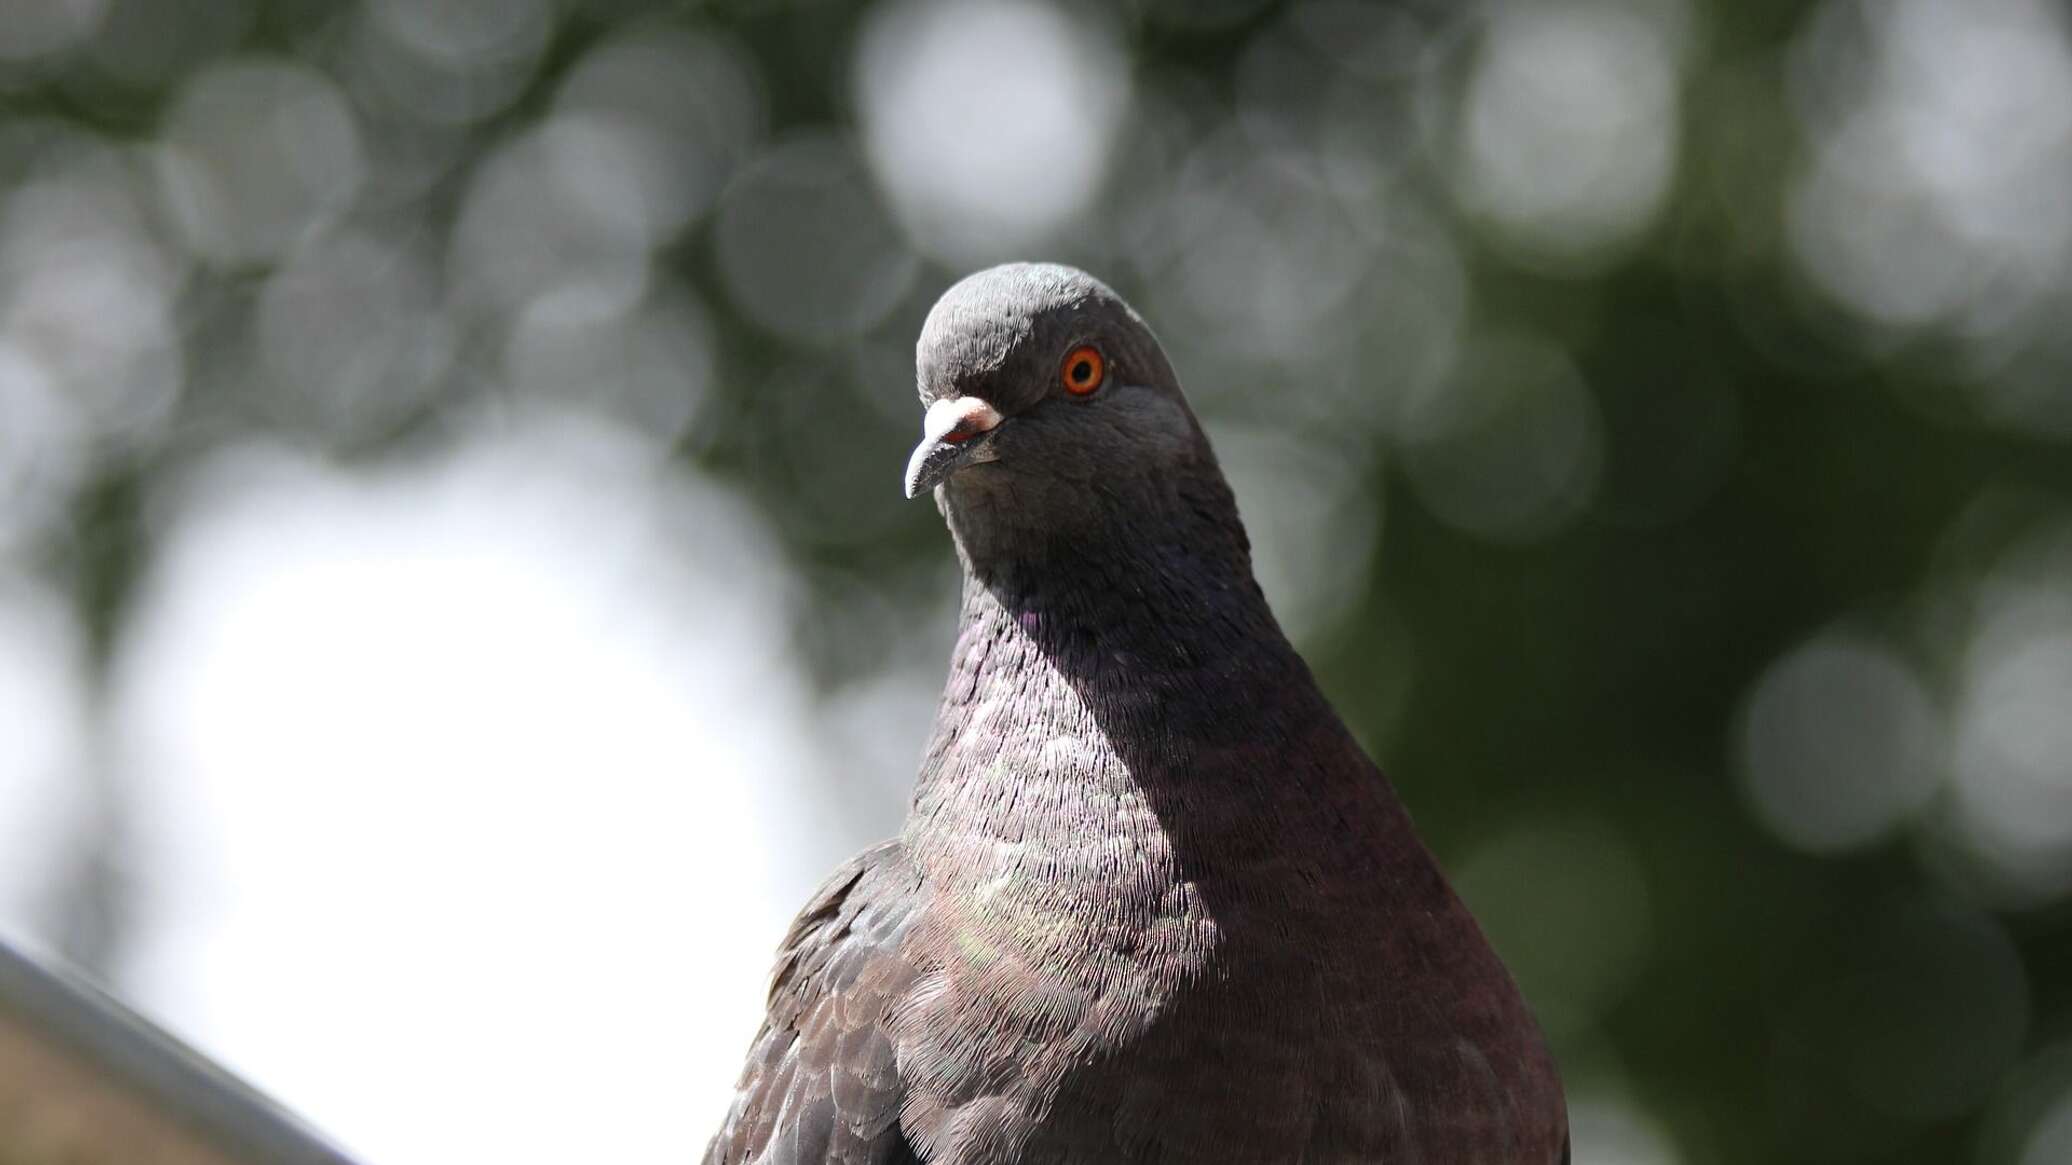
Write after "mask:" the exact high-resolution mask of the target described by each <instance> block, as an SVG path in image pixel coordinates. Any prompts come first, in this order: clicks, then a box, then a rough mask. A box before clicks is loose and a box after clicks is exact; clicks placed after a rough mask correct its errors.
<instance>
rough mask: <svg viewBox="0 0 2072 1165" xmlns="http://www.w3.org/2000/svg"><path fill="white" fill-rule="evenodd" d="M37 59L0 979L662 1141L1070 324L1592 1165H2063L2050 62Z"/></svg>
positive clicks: (923, 693)
mask: <svg viewBox="0 0 2072 1165" xmlns="http://www.w3.org/2000/svg"><path fill="white" fill-rule="evenodd" d="M0 8H4V17H0V738H4V740H5V741H6V743H5V745H4V746H0V921H4V922H5V924H6V925H7V926H8V927H9V928H10V929H11V930H12V931H14V932H16V933H19V934H26V935H28V936H31V937H32V938H35V939H37V940H39V941H41V942H42V943H44V944H46V945H48V946H51V947H54V948H56V949H58V950H61V951H63V952H64V953H65V954H67V955H68V956H69V957H70V958H72V959H74V960H76V961H78V962H80V963H82V964H84V965H86V966H88V967H91V968H93V969H95V970H96V971H98V972H99V973H101V974H102V975H104V976H106V977H107V978H109V979H110V980H111V981H113V982H115V983H117V984H118V985H120V986H121V987H122V988H123V989H124V990H125V991H126V992H127V993H129V994H130V995H132V996H133V997H135V998H136V999H138V1000H139V1001H140V1003H141V1004H142V1005H143V1006H144V1007H145V1008H146V1009H147V1010H150V1011H152V1012H153V1013H155V1014H158V1015H160V1016H163V1017H165V1018H166V1019H167V1020H168V1021H169V1022H170V1023H172V1024H173V1026H175V1027H176V1028H177V1029H178V1030H180V1031H181V1032H183V1033H184V1034H186V1035H187V1036H188V1037H189V1038H191V1039H193V1040H194V1041H195V1042H196V1043H198V1044H199V1045H201V1046H203V1047H206V1048H209V1049H212V1050H214V1051H215V1052H217V1053H218V1054H219V1055H221V1056H223V1057H224V1058H225V1059H226V1060H227V1061H228V1062H229V1063H231V1064H232V1066H234V1067H237V1068H239V1069H240V1070H242V1071H244V1072H246V1073H248V1074H249V1075H251V1076H252V1077H253V1078H254V1079H255V1080H256V1081H257V1082H258V1083H259V1084H260V1085H262V1086H264V1087H267V1088H269V1089H272V1090H274V1091H276V1092H278V1093H279V1094H281V1095H282V1096H283V1097H284V1098H285V1099H286V1100H287V1101H288V1102H289V1103H290V1104H291V1105H293V1106H296V1107H298V1108H301V1109H302V1110H303V1111H305V1112H306V1113H308V1114H310V1115H311V1116H313V1117H315V1118H316V1119H317V1120H318V1122H319V1123H321V1124H324V1125H326V1126H327V1127H329V1128H330V1129H332V1130H333V1131H334V1132H336V1133H337V1134H338V1135H340V1136H341V1137H342V1138H343V1139H344V1140H345V1141H346V1142H347V1143H349V1144H352V1145H355V1146H359V1147H360V1148H362V1149H363V1151H365V1152H366V1153H368V1154H369V1156H371V1157H373V1158H374V1159H377V1160H381V1161H389V1162H403V1161H411V1160H418V1161H446V1160H453V1159H484V1158H485V1157H489V1158H494V1159H498V1160H508V1161H527V1160H541V1161H547V1160H568V1159H613V1160H622V1161H650V1160H652V1161H664V1160H677V1161H681V1160H686V1159H690V1158H691V1157H692V1156H693V1155H694V1154H695V1151H696V1150H697V1148H698V1147H699V1146H700V1145H701V1144H702V1141H703V1138H704V1137H705V1136H706V1135H707V1133H708V1132H709V1130H710V1128H711V1127H712V1124H713V1123H714V1122H715V1121H716V1120H717V1117H718V1115H719V1112H720V1111H721V1109H722V1107H723V1105H724V1103H725V1100H726V1092H727V1089H728V1086H729V1084H730V1081H731V1077H732V1075H733V1073H734V1071H735V1069H736V1067H737V1066H738V1062H739V1061H738V1057H739V1056H740V1054H741V1053H742V1050H743V1049H744V1048H745V1046H746V1044H745V1041H746V1039H747V1036H748V1034H749V1032H750V1031H751V1030H752V1029H753V1026H754V1024H755V1022H756V1019H757V1016H758V1012H759V998H760V995H759V990H758V984H759V981H760V979H761V976H762V974H763V972H764V970H765V969H766V967H767V959H768V954H769V951H770V950H771V949H772V946H773V944H774V942H775V940H776V937H777V935H778V933H779V932H780V931H781V928H782V926H783V925H784V922H785V921H786V919H787V918H788V917H789V914H790V912H791V911H792V910H793V909H795V908H796V906H797V904H798V902H799V901H800V900H801V897H802V895H803V894H804V892H805V891H806V889H807V888H808V887H809V886H810V885H811V884H812V883H813V882H814V881H816V880H817V879H818V877H819V876H820V875H821V874H822V873H823V872H824V871H825V870H826V869H828V868H829V867H831V866H832V865H833V864H834V863H835V862H836V861H838V860H840V858H842V857H843V856H846V854H847V853H848V852H851V851H853V850H854V849H855V848H857V847H858V846H860V845H862V844H864V843H865V842H867V841H869V840H872V839H873V838H875V837H879V836H884V835H886V834H889V833H890V832H892V831H893V830H894V829H895V828H896V826H897V822H898V820H899V817H900V815H901V812H902V810H903V807H904V794H905V790H906V787H907V783H908V781H909V779H910V776H911V773H912V768H913V764H914V761H915V758H916V757H917V756H918V752H919V747H920V742H921V738H922V732H923V730H924V727H925V723H926V719H927V716H928V712H929V709H930V707H931V706H932V703H933V701H934V697H935V686H936V685H937V684H938V683H939V682H940V677H941V672H942V668H943V664H944V659H945V658H946V653H947V646H948V642H949V635H950V631H951V621H952V610H953V607H952V598H951V596H952V593H953V590H954V585H955V582H954V572H953V566H952V562H951V554H950V550H949V546H948V543H947V539H946V536H945V535H944V533H943V531H942V529H941V526H940V521H939V519H938V518H937V516H936V515H935V514H934V512H933V511H932V510H931V509H930V508H929V507H928V506H927V505H925V504H923V503H916V504H913V505H908V504H904V503H903V502H902V501H901V500H900V498H899V491H898V489H897V481H896V479H897V477H898V475H899V471H900V469H901V467H902V465H903V462H904V458H905V455H906V452H907V450H908V448H909V446H910V444H911V441H912V440H913V438H914V437H915V435H916V433H917V431H918V426H917V419H918V409H917V406H916V404H915V402H914V399H913V397H912V395H911V385H912V375H913V373H912V357H911V345H912V342H913V338H914V336H915V334H916V332H917V330H918V327H919V324H920V321H921V318H922V317H923V315H924V314H925V312H926V310H927V307H928V305H929V304H930V303H931V302H932V300H933V299H934V297H935V296H936V295H937V294H938V293H939V292H940V291H941V290H942V289H943V288H944V287H945V286H947V284H948V283H949V282H950V281H952V280H953V279H954V278H956V277H957V276H959V275H961V274H962V273H964V272H966V271H968V270H971V269H973V268H975V267H977V266H980V265H984V264H986V263H990V262H994V261H998V260H1002V259H1008V258H1054V259H1060V260H1064V261H1069V262H1073V263H1077V264H1080V265H1082V266H1085V267H1087V268H1088V269H1089V270H1092V271H1094V272H1095V273H1096V274H1099V275H1101V276H1102V277H1104V278H1106V279H1107V280H1108V281H1109V282H1111V283H1112V284H1113V285H1114V286H1116V287H1117V289H1118V290H1120V291H1121V292H1123V294H1125V295H1126V296H1128V297H1130V298H1131V299H1132V301H1133V302H1134V303H1135V304H1136V305H1137V306H1138V307H1139V309H1140V310H1141V311H1142V312H1143V313H1144V314H1145V315H1146V317H1147V318H1148V319H1149V320H1150V321H1151V323H1152V324H1153V326H1154V327H1155V328H1156V329H1158V331H1159V332H1160V334H1161V336H1162V337H1163V339H1164V340H1165V342H1166V345H1167V347H1168V349H1169V350H1170V351H1171V352H1172V354H1173V355H1174V358H1175V362H1176V364H1177V365H1178V367H1179V369H1180V373H1181V376H1182V379H1183V381H1184V382H1185V383H1186V384H1187V386H1188V388H1189V391H1190V393H1191V395H1192V397H1193V399H1194V400H1195V402H1196V405H1197V407H1198V410H1199V411H1200V413H1201V414H1202V416H1203V417H1204V419H1205V421H1206V422H1207V423H1208V424H1209V427H1210V429H1211V432H1212V436H1213V437H1214V439H1215V441H1216V443H1217V447H1218V449H1219V451H1220V453H1221V455H1222V456H1223V458H1224V460H1225V462H1226V465H1227V468H1228V470H1229V472H1230V474H1231V476H1232V478H1233V480H1234V482H1235V484H1236V486H1237V489H1238V493H1239V498H1240V503H1241V505H1242V507H1243V509H1244V511H1245V514H1246V516H1247V519H1248V521H1249V523H1250V526H1251V529H1252V531H1253V533H1254V536H1255V541H1256V542H1257V543H1258V546H1259V559H1260V571H1261V574H1262V576H1263V581H1264V583H1265V584H1266V586H1267V589H1268V591H1269V593H1270V594H1271V595H1272V596H1273V598H1274V599H1275V602H1276V607H1277V609H1278V610H1279V612H1280V613H1281V615H1282V617H1283V620H1284V622H1285V623H1286V624H1287V626H1288V627H1289V630H1290V632H1291V634H1293V635H1294V636H1295V637H1296V638H1297V640H1298V641H1299V642H1300V644H1301V645H1302V646H1303V648H1304V649H1305V651H1306V653H1307V654H1308V656H1309V658H1310V659H1311V660H1312V662H1313V664H1314V665H1315V667H1316V668H1317V670H1318V671H1319V673H1320V675H1321V676H1322V678H1323V680H1324V682H1325V685H1326V687H1327V688H1328V689H1329V690H1330V692H1331V693H1332V694H1333V696H1334V698H1335V699H1336V700H1337V701H1338V702H1339V705H1340V707H1341V708H1342V709H1343V710H1344V711H1345V712H1346V714H1347V716H1348V718H1349V719H1350V720H1351V721H1352V722H1353V723H1354V724H1355V725H1356V727H1357V729H1358V730H1359V731H1360V733H1361V734H1362V735H1363V737H1364V738H1365V740H1366V741H1367V743H1368V744H1369V746H1370V747H1371V748H1372V749H1373V750H1374V751H1375V753H1376V754H1377V755H1378V757H1379V758H1380V759H1381V760H1382V762H1383V764H1384V766H1385V767H1386V768H1387V769H1388V770H1389V771H1390V772H1391V774H1392V776H1393V778H1394V780H1395V781H1396V783H1397V784H1398V785H1399V787H1400V788H1401V790H1402V793H1403V795H1404V797H1405V799H1406V800H1407V801H1408V802H1409V804H1410V805H1411V807H1412V810H1413V812H1415V814H1416V815H1417V817H1418V819H1419V821H1420V822H1421V823H1422V825H1423V827H1424V828H1425V830H1426V831H1427V833H1428V835H1429V837H1430V838H1431V840H1432V842H1433V843H1434V845H1435V847H1436V848H1437V850H1438V851H1439V853H1440V855H1441V857H1442V859H1443V860H1444V861H1445V863H1446V864H1447V866H1448V868H1449V869H1450V870H1451V871H1452V872H1453V873H1454V875H1455V877H1456V880H1457V882H1458V884H1459V885H1460V887H1461V889H1462V891H1463V893H1464V894H1465V895H1466V896H1467V897H1468V898H1469V899H1470V900H1471V903H1472V904H1473V905H1474V906H1475V908H1476V909H1477V911H1478V913H1479V914H1480V915H1481V917H1482V918H1483V919H1484V920H1485V922H1486V925H1487V926H1488V928H1489V930H1490V931H1491V932H1492V935H1493V936H1494V938H1495V940H1496V943H1497V945H1498V946H1499V948H1500V949H1501V950H1502V951H1503V953H1504V954H1505V956H1506V958H1507V959H1508V960H1509V961H1510V963H1511V965H1512V966H1513V968H1514V969H1515V970H1516V972H1517V974H1518V975H1519V977H1520V978H1521V980H1522V981H1523V983H1524V986H1525V988H1526V990H1527V993H1528V994H1529V995H1530V996H1531V998H1532V1000H1533V1002H1534V1004H1535V1006H1536V1007H1537V1009H1538V1010H1539V1012H1540V1014H1541V1016H1542V1018H1543V1021H1544V1023H1545V1025H1546V1027H1547V1029H1548V1030H1549V1032H1550V1034H1551V1036H1552V1038H1553V1040H1554V1042H1555V1044H1556V1047H1557V1050H1558V1052H1559V1054H1560V1057H1561V1060H1562V1062H1563V1064H1564V1067H1565V1071H1566V1074H1567V1077H1568V1079H1569V1084H1570V1090H1571V1099H1572V1103H1573V1107H1574V1114H1575V1124H1576V1129H1577V1133H1576V1136H1577V1156H1576V1159H1577V1160H1578V1161H1579V1162H1590V1163H1632V1165H1672V1163H1688V1165H1710V1163H1718V1162H1801V1161H1802V1162H1843V1161H1864V1162H1922V1163H1929V1162H1934V1163H1942V1162H1951V1161H1964V1162H1979V1163H1983V1165H2046V1163H2056V1162H2063V1161H2067V1160H2072V449H2068V442H2072V196H2068V192H2072V24H2068V17H2067V13H2066V10H2065V9H2064V8H2063V6H2061V5H2059V4H2057V3H2053V2H2051V0H1818V2H1813V3H1799V2H1791V0H1754V2H1743V3H1736V4H1726V3H1708V2H1707V0H1538V2H1528V0H1515V2H1509V3H1505V2H1496V3H1489V4H1468V3H1450V2H1445V0H1426V2H1410V3H1399V4H1377V5H1360V4H1351V3H1344V2H1336V0H1316V2H1305V3H1294V4H1281V3H1271V2H1267V0H1208V2H1201V3H1183V2H1180V0H1171V2H1167V0H1131V2H1129V3H1124V4H1119V5H1092V4H1088V5H1083V6H1074V5H1071V4H1066V3H1053V2H1051V0H979V2H976V3H954V2H951V0H885V2H882V3H876V4H869V5H849V4H842V3H835V2H833V0H828V2H815V0H762V2H758V3H746V2H724V0H715V2H713V3H708V4H694V3H649V2H643V0H471V2H460V0H364V2H360V3H332V2H328V0H283V2H277V3H276V2H263V0H0ZM4 1137H5V1133H4V1132H0V1139H4ZM0 1156H5V1154H4V1153H0Z"/></svg>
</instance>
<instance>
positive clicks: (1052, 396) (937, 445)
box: [906, 263, 1221, 542]
mask: <svg viewBox="0 0 2072 1165" xmlns="http://www.w3.org/2000/svg"><path fill="white" fill-rule="evenodd" d="M916 367H917V371H918V374H919V382H920V390H921V401H922V404H923V405H924V406H925V407H926V409H927V413H926V415H925V417H924V419H923V422H922V439H921V443H920V445H919V446H918V447H916V448H915V450H914V452H913V456H912V457H911V459H909V460H908V462H907V470H906V494H907V496H908V497H910V498H911V497H916V496H918V495H919V494H921V493H922V492H924V491H927V490H934V491H935V492H936V495H937V502H938V504H939V505H940V506H941V507H942V509H943V512H944V514H945V515H946V516H948V518H949V519H950V523H951V526H952V528H953V529H955V530H957V531H958V534H959V538H960V541H967V542H968V541H970V539H968V538H967V537H966V534H967V533H975V532H976V530H975V528H976V527H985V528H987V529H990V530H992V531H995V532H998V531H999V530H1001V529H1003V528H1021V529H1027V530H1035V531H1044V532H1048V533H1050V534H1072V533H1075V532H1083V531H1084V529H1085V528H1086V527H1087V526H1088V525H1090V524H1094V523H1102V522H1103V520H1104V519H1116V518H1128V517H1131V516H1133V515H1136V516H1141V512H1142V511H1145V510H1147V509H1158V508H1161V507H1159V505H1158V503H1159V502H1160V500H1161V499H1170V498H1173V497H1176V496H1177V494H1176V490H1177V488H1178V484H1179V483H1181V482H1183V481H1184V480H1186V479H1188V478H1200V477H1201V476H1203V475H1204V474H1206V475H1207V476H1208V477H1210V478H1213V479H1214V481H1215V483H1216V485H1217V486H1219V487H1220V485H1221V474H1220V472H1218V471H1217V470H1216V468H1215V459H1214V457H1213V456H1212V455H1211V454H1210V452H1209V446H1208V441H1207V440H1206V438H1204V437H1203V435H1202V431H1201V426H1200V424H1199V423H1198V422H1197V421H1196V420H1195V417H1194V414H1193V413H1192V412H1191V411H1190V410H1189V409H1188V407H1187V403H1186V400H1185V399H1184V398H1183V397H1182V396H1181V393H1180V385H1179V381H1178V380H1177V379H1176V378H1175V377H1174V375H1173V369H1172V365H1171V363H1169V362H1168V361H1167V359H1166V356H1165V352H1164V351H1163V350H1161V349H1160V348H1159V346H1158V341H1157V339H1156V338H1154V337H1153V336H1152V334H1151V329H1150V328H1148V327H1146V326H1145V324H1144V321H1143V319H1142V318H1140V317H1139V316H1138V315H1137V313H1136V312H1135V311H1132V310H1131V309H1130V306H1129V305H1128V304H1126V303H1124V302H1123V301H1122V299H1121V297H1119V296H1117V295H1116V294H1115V293H1114V292H1113V291H1110V290H1109V289H1108V288H1107V287H1106V286H1105V285H1103V284H1102V283H1101V282H1100V281H1099V280H1097V279H1094V278H1093V277H1092V276H1090V275H1087V274H1086V273H1085V272H1082V271H1078V270H1075V269H1073V268H1071V267H1064V266H1059V265H1056V264H1050V263H1010V264H1007V265H1005V266H1000V267H994V268H991V269H990V270H986V271H981V272H979V273H977V274H975V275H971V276H969V277H967V278H965V279H964V280H963V281H961V282H959V283H958V284H957V285H956V286H954V287H952V288H950V289H949V290H948V291H947V292H945V293H944V294H943V297H942V298H941V299H940V300H938V301H937V302H936V305H935V307H934V309H933V310H932V311H930V312H929V313H928V321H927V323H926V324H925V325H924V326H923V327H922V329H921V340H920V343H919V345H918V347H917V351H916Z"/></svg>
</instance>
